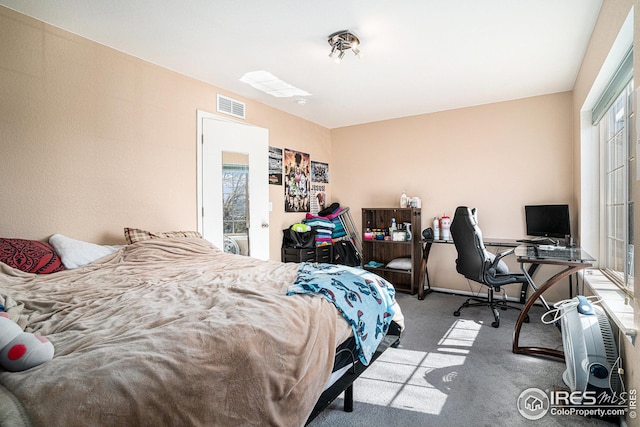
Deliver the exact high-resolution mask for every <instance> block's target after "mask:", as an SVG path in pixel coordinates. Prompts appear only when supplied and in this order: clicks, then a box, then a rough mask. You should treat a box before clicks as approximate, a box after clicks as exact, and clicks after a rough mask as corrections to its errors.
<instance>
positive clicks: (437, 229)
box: [433, 217, 440, 240]
mask: <svg viewBox="0 0 640 427" xmlns="http://www.w3.org/2000/svg"><path fill="white" fill-rule="evenodd" d="M433 238H434V240H440V220H439V219H438V217H435V218H433Z"/></svg>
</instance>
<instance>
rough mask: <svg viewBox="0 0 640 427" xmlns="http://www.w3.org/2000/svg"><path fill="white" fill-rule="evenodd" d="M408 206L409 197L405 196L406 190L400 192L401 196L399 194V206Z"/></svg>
mask: <svg viewBox="0 0 640 427" xmlns="http://www.w3.org/2000/svg"><path fill="white" fill-rule="evenodd" d="M408 206H409V198H408V197H407V193H406V192H404V191H403V192H402V196H400V207H401V208H406V207H408Z"/></svg>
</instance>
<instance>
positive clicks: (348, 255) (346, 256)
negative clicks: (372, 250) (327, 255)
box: [333, 240, 362, 267]
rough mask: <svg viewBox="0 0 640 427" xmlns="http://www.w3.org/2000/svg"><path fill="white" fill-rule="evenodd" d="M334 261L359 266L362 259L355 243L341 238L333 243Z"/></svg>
mask: <svg viewBox="0 0 640 427" xmlns="http://www.w3.org/2000/svg"><path fill="white" fill-rule="evenodd" d="M333 263H334V264H342V265H348V266H351V267H359V266H360V264H361V263H362V259H361V258H360V254H359V253H358V251H357V250H356V247H355V246H354V245H353V243H351V242H350V241H348V240H341V241H339V242H336V243H334V244H333Z"/></svg>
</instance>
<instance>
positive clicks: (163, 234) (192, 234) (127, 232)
mask: <svg viewBox="0 0 640 427" xmlns="http://www.w3.org/2000/svg"><path fill="white" fill-rule="evenodd" d="M175 237H186V238H199V239H202V235H201V234H200V233H198V232H197V231H160V232H151V231H146V230H140V229H139V228H125V229H124V238H125V239H126V240H127V243H128V244H132V243H136V242H140V241H142V240H149V239H167V238H175Z"/></svg>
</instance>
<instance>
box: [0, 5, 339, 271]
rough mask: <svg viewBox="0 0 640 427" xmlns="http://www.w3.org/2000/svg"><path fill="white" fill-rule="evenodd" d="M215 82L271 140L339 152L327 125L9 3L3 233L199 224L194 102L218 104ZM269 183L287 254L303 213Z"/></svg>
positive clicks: (0, 37)
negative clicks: (292, 228)
mask: <svg viewBox="0 0 640 427" xmlns="http://www.w3.org/2000/svg"><path fill="white" fill-rule="evenodd" d="M217 93H222V94H224V95H227V96H232V97H234V98H236V99H239V100H241V101H244V102H246V103H247V108H246V111H247V120H246V121H247V122H249V123H252V124H255V125H258V126H261V127H265V128H268V129H269V136H270V145H272V146H275V147H279V148H291V149H295V150H300V151H303V152H306V153H309V154H311V157H312V159H313V160H316V161H321V162H329V160H330V154H331V146H330V133H329V130H328V129H326V128H323V127H321V126H318V125H315V124H313V123H311V122H308V121H305V120H301V119H299V118H297V117H294V116H292V115H290V114H286V113H283V112H281V111H278V110H275V109H273V108H270V107H266V106H265V105H263V104H259V103H256V102H253V101H250V100H247V99H242V98H239V97H237V96H235V95H234V94H229V93H225V92H224V91H222V90H220V89H218V88H216V87H213V86H210V85H207V84H204V83H202V82H200V81H197V80H194V79H190V78H188V77H185V76H182V75H179V74H177V73H174V72H171V71H169V70H166V69H163V68H160V67H157V66H155V65H152V64H149V63H147V62H144V61H141V60H139V59H137V58H134V57H131V56H128V55H125V54H123V53H121V52H117V51H115V50H113V49H110V48H107V47H104V46H101V45H98V44H96V43H93V42H90V41H88V40H86V39H83V38H80V37H77V36H75V35H72V34H70V33H68V32H65V31H62V30H60V29H57V28H54V27H51V26H49V25H46V24H43V23H41V22H39V21H36V20H33V19H31V18H28V17H25V16H23V15H20V14H18V13H15V12H13V11H11V10H9V9H6V8H3V7H0V100H1V102H0V165H1V167H0V236H3V237H20V238H32V239H46V238H48V236H50V235H51V234H53V233H62V234H66V235H68V236H70V237H74V238H77V239H81V240H87V241H92V242H96V243H124V237H123V233H122V229H123V227H139V228H144V229H149V230H175V229H196V227H197V217H196V210H197V209H196V182H197V181H196V180H197V177H196V110H198V109H201V110H205V111H209V112H215V111H216V104H215V102H216V94H217ZM269 191H270V199H271V201H272V203H273V206H274V210H273V212H272V214H271V217H270V222H271V234H270V242H271V247H270V253H271V257H272V258H274V259H279V258H280V243H281V235H282V231H281V230H282V229H283V228H285V227H286V226H288V225H290V224H291V223H292V222H298V221H299V219H300V218H301V215H300V214H297V215H296V214H285V213H284V212H283V209H284V208H283V206H284V196H283V187H282V186H269ZM328 192H329V195H330V186H329V188H328Z"/></svg>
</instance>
